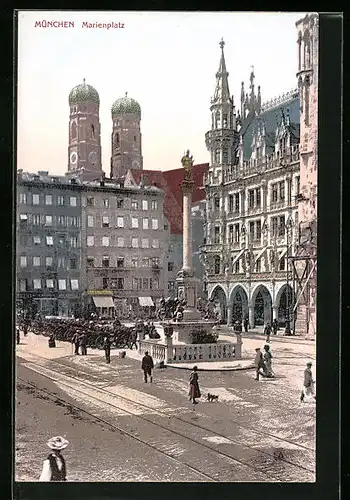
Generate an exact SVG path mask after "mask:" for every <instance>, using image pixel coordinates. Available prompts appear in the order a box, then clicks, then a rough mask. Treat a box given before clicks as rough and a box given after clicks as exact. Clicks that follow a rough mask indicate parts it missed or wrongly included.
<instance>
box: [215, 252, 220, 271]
mask: <svg viewBox="0 0 350 500" xmlns="http://www.w3.org/2000/svg"><path fill="white" fill-rule="evenodd" d="M214 274H220V257H219V256H218V255H216V256H215V257H214Z"/></svg>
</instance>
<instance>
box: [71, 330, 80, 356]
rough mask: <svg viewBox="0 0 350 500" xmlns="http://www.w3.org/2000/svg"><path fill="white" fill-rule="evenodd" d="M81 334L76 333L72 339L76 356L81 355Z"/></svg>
mask: <svg viewBox="0 0 350 500" xmlns="http://www.w3.org/2000/svg"><path fill="white" fill-rule="evenodd" d="M79 337H80V335H79V333H78V332H75V334H74V335H73V337H72V344H74V348H75V349H74V354H78V355H79Z"/></svg>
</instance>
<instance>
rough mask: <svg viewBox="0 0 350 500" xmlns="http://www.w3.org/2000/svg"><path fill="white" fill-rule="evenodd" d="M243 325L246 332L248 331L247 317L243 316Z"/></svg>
mask: <svg viewBox="0 0 350 500" xmlns="http://www.w3.org/2000/svg"><path fill="white" fill-rule="evenodd" d="M243 326H244V331H245V332H246V333H248V331H249V319H248V318H247V317H246V318H244V321H243Z"/></svg>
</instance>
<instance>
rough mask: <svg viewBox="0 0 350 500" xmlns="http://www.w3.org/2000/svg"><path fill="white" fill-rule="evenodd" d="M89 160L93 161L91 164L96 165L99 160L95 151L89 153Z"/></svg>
mask: <svg viewBox="0 0 350 500" xmlns="http://www.w3.org/2000/svg"><path fill="white" fill-rule="evenodd" d="M89 161H90V163H91V165H95V164H96V162H97V154H96V152H95V151H93V152H92V153H90V154H89Z"/></svg>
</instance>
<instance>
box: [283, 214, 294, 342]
mask: <svg viewBox="0 0 350 500" xmlns="http://www.w3.org/2000/svg"><path fill="white" fill-rule="evenodd" d="M292 228H293V219H292V217H291V216H289V217H288V220H287V223H286V231H287V234H286V236H287V252H286V258H287V266H286V268H287V291H286V318H285V323H286V325H285V330H284V334H285V335H292V332H291V329H290V301H289V247H290V236H291V232H292Z"/></svg>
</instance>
